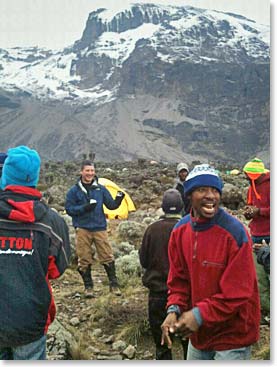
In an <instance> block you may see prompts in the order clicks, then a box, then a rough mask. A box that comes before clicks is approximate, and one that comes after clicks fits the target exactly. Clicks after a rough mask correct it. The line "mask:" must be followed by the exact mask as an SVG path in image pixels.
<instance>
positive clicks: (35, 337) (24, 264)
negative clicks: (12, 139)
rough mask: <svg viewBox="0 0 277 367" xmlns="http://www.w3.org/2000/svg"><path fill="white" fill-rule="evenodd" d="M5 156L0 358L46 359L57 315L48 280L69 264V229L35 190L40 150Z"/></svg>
mask: <svg viewBox="0 0 277 367" xmlns="http://www.w3.org/2000/svg"><path fill="white" fill-rule="evenodd" d="M7 154H8V156H7V158H6V160H5V163H4V166H3V171H2V177H1V188H2V189H3V190H4V191H2V192H1V193H0V289H1V297H0V359H1V360H31V359H33V360H43V359H46V333H47V329H48V326H49V325H50V323H51V322H52V321H53V320H54V317H55V313H56V309H55V303H54V299H53V296H52V291H51V286H50V284H49V280H48V279H54V278H57V277H59V276H60V275H61V274H62V273H63V272H64V271H65V269H66V267H67V265H68V260H69V257H70V242H69V233H68V227H67V225H66V223H65V221H64V220H63V219H62V217H60V216H59V215H58V214H57V213H56V212H55V211H53V210H52V209H50V208H48V207H47V206H46V204H44V203H43V202H42V201H41V197H42V195H41V193H40V192H39V191H38V190H37V189H36V186H37V183H38V180H39V172H40V157H39V155H38V153H37V152H36V151H35V150H33V149H29V148H28V147H26V146H18V147H16V148H11V149H9V150H8V152H7Z"/></svg>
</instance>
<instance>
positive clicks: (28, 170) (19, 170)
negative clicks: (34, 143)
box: [1, 145, 40, 189]
mask: <svg viewBox="0 0 277 367" xmlns="http://www.w3.org/2000/svg"><path fill="white" fill-rule="evenodd" d="M7 155H8V157H7V158H6V160H5V162H4V166H3V170H2V177H1V188H2V189H4V188H5V187H6V186H8V185H19V186H31V187H36V186H37V183H38V180H39V171H40V157H39V155H38V153H37V152H36V151H35V150H33V149H30V148H28V147H26V146H24V145H21V146H18V147H16V148H11V149H9V150H8V151H7Z"/></svg>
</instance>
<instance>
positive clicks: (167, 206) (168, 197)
mask: <svg viewBox="0 0 277 367" xmlns="http://www.w3.org/2000/svg"><path fill="white" fill-rule="evenodd" d="M162 209H163V211H164V212H165V213H166V214H178V213H180V212H181V211H182V209H183V200H182V197H181V194H180V193H179V191H178V190H176V189H169V190H166V191H165V192H164V196H163V202H162Z"/></svg>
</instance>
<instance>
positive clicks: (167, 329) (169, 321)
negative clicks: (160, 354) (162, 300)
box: [161, 312, 177, 349]
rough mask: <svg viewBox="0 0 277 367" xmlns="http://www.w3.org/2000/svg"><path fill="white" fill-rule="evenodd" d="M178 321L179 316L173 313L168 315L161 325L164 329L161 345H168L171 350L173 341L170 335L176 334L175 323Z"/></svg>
mask: <svg viewBox="0 0 277 367" xmlns="http://www.w3.org/2000/svg"><path fill="white" fill-rule="evenodd" d="M176 321H177V315H176V313H175V312H171V313H169V314H168V315H167V317H166V318H165V320H164V322H163V323H162V325H161V329H162V340H161V345H164V344H166V345H167V346H168V348H169V349H171V347H172V340H171V339H170V336H169V334H170V333H174V332H175V329H176V328H175V326H174V325H175V323H176Z"/></svg>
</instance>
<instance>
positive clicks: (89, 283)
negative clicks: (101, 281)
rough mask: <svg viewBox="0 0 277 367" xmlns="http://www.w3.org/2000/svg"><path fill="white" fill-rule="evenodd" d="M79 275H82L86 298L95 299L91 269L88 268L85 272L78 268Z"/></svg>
mask: <svg viewBox="0 0 277 367" xmlns="http://www.w3.org/2000/svg"><path fill="white" fill-rule="evenodd" d="M78 273H79V274H80V275H81V277H82V279H83V282H84V287H85V290H84V295H85V297H86V298H93V297H94V294H93V280H92V277H91V267H90V266H88V267H87V268H86V269H85V270H81V269H80V268H78Z"/></svg>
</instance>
